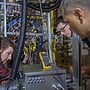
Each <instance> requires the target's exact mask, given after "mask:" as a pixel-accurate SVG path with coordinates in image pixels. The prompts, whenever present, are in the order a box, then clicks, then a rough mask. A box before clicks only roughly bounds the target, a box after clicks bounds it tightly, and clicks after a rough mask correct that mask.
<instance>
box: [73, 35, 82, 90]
mask: <svg viewBox="0 0 90 90" xmlns="http://www.w3.org/2000/svg"><path fill="white" fill-rule="evenodd" d="M80 46H81V45H80V39H79V37H78V36H77V35H76V34H75V33H74V34H73V38H72V55H73V84H74V86H75V90H79V86H80V76H81V63H80V56H81V47H80Z"/></svg>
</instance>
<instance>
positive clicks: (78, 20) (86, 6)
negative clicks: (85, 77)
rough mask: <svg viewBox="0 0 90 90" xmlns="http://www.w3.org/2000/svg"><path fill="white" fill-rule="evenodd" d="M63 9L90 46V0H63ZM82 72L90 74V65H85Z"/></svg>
mask: <svg viewBox="0 0 90 90" xmlns="http://www.w3.org/2000/svg"><path fill="white" fill-rule="evenodd" d="M61 9H62V10H61V11H62V14H63V16H64V19H65V21H66V22H68V23H69V25H70V27H71V30H74V32H75V33H77V34H78V35H79V36H80V38H81V39H82V41H84V42H86V44H87V45H88V47H90V0H63V1H62V5H61ZM81 72H82V73H84V74H90V65H86V66H83V67H82V71H81Z"/></svg>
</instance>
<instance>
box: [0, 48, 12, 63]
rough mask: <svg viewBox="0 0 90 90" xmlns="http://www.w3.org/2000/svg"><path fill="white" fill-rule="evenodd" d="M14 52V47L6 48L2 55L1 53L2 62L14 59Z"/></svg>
mask: <svg viewBox="0 0 90 90" xmlns="http://www.w3.org/2000/svg"><path fill="white" fill-rule="evenodd" d="M13 52H14V49H13V48H12V47H8V48H6V49H5V50H4V51H3V52H2V53H1V60H2V61H3V62H4V61H8V60H11V59H12V54H13Z"/></svg>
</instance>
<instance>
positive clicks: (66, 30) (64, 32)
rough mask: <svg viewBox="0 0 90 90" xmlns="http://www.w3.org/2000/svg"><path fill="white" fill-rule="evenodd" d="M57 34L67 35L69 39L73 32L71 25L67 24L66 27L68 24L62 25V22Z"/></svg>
mask: <svg viewBox="0 0 90 90" xmlns="http://www.w3.org/2000/svg"><path fill="white" fill-rule="evenodd" d="M56 29H57V32H58V33H59V32H60V33H59V34H62V35H65V36H67V37H70V36H71V30H70V27H69V25H68V24H67V25H66V23H62V22H60V23H59V24H58V25H57V28H56Z"/></svg>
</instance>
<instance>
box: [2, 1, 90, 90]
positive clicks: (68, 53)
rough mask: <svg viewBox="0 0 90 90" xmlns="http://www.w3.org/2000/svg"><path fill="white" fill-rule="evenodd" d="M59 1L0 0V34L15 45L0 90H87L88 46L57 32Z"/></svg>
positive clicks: (89, 81) (89, 87)
mask: <svg viewBox="0 0 90 90" xmlns="http://www.w3.org/2000/svg"><path fill="white" fill-rule="evenodd" d="M62 1H63V0H0V37H7V38H9V39H10V40H12V41H13V43H14V44H15V45H16V50H15V57H13V58H12V60H10V61H9V62H6V63H5V66H6V67H9V68H11V75H10V79H8V80H7V81H6V83H4V84H0V90H90V48H88V47H87V45H86V43H84V42H83V41H82V40H81V39H80V38H79V36H78V35H77V34H76V33H74V32H70V33H71V35H70V36H69V37H68V36H67V35H64V34H63V33H62V34H61V33H59V32H58V31H57V25H56V24H57V21H58V20H57V19H58V17H59V16H61V14H60V13H61V11H60V8H61V6H62V5H61V4H62ZM0 46H1V45H0ZM85 70H88V71H89V73H87V72H88V71H87V72H85ZM0 73H1V71H0Z"/></svg>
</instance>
